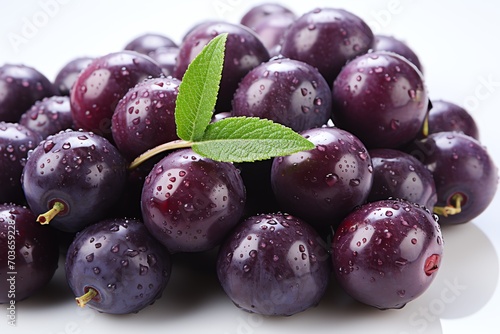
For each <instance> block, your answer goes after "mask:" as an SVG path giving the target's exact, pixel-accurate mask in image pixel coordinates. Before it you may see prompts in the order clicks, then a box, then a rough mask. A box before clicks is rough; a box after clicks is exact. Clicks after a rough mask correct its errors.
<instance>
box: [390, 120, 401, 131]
mask: <svg viewBox="0 0 500 334" xmlns="http://www.w3.org/2000/svg"><path fill="white" fill-rule="evenodd" d="M399 125H400V123H399V121H398V120H397V119H392V120H391V123H390V127H391V129H392V130H397V129H398V128H399Z"/></svg>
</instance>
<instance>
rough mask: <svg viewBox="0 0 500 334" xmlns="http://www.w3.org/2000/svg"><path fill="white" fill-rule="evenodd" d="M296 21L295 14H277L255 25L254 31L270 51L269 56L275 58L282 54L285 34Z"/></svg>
mask: <svg viewBox="0 0 500 334" xmlns="http://www.w3.org/2000/svg"><path fill="white" fill-rule="evenodd" d="M295 19H296V16H295V15H293V14H285V13H281V14H279V13H276V14H273V15H269V16H266V17H265V18H263V19H262V20H261V21H259V22H258V23H257V24H256V25H255V27H254V28H253V30H254V31H255V32H256V33H257V35H258V36H259V38H260V39H261V41H262V43H263V44H264V46H265V47H266V48H267V50H268V51H269V56H271V57H275V56H278V55H279V54H280V53H281V44H282V42H283V38H284V36H285V33H286V31H287V29H288V28H289V27H290V25H292V23H293V22H295Z"/></svg>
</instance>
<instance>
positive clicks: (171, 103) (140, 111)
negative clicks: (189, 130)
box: [111, 78, 180, 160]
mask: <svg viewBox="0 0 500 334" xmlns="http://www.w3.org/2000/svg"><path fill="white" fill-rule="evenodd" d="M179 85H180V81H179V80H177V79H174V78H151V79H146V80H144V81H142V82H140V83H138V84H137V85H136V86H135V87H133V88H131V89H130V90H129V91H128V92H127V93H126V94H125V96H124V97H123V98H122V99H120V101H119V102H118V105H117V106H116V109H115V111H114V113H113V117H112V119H111V131H112V134H113V141H114V143H115V145H116V146H117V147H118V149H119V150H120V152H121V153H122V154H123V155H124V156H125V157H126V158H128V159H130V160H133V159H135V158H136V157H137V156H139V155H140V154H142V153H144V152H145V151H146V150H148V149H150V148H153V147H155V146H157V145H160V144H163V143H166V142H169V141H173V140H176V139H179V137H178V136H177V132H176V126H175V117H174V112H175V102H176V100H177V94H178V93H179Z"/></svg>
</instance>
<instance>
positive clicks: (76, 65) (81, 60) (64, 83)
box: [54, 57, 94, 96]
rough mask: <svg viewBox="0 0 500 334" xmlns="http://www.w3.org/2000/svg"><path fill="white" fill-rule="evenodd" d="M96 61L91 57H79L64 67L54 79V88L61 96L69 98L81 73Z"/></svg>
mask: <svg viewBox="0 0 500 334" xmlns="http://www.w3.org/2000/svg"><path fill="white" fill-rule="evenodd" d="M93 60H94V58H91V57H78V58H75V59H72V60H70V61H69V62H68V63H66V65H64V66H63V67H62V68H61V69H60V70H59V72H58V73H57V75H56V78H55V79H54V87H55V89H56V90H57V94H56V95H59V96H69V94H70V92H71V87H73V85H74V84H75V82H76V79H77V78H78V76H79V75H80V73H81V72H82V71H83V70H84V69H85V68H86V67H87V66H88V65H90V63H91V62H92V61H93Z"/></svg>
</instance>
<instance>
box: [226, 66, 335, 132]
mask: <svg viewBox="0 0 500 334" xmlns="http://www.w3.org/2000/svg"><path fill="white" fill-rule="evenodd" d="M331 100H332V96H331V89H330V87H329V86H328V83H327V82H326V80H325V79H324V78H323V77H322V76H321V74H320V73H319V72H318V71H317V70H316V69H315V68H314V67H312V66H310V65H308V64H306V63H304V62H301V61H298V60H293V59H286V58H275V59H272V60H270V61H268V62H265V63H262V64H260V65H259V66H257V67H256V68H254V69H253V70H251V71H250V72H249V73H248V74H247V75H245V76H244V77H243V79H242V80H241V82H240V84H239V86H238V89H237V90H236V92H235V94H234V97H233V102H232V106H233V108H232V111H231V114H232V115H233V116H248V117H260V118H266V119H270V120H272V121H274V122H277V123H280V124H283V125H285V126H287V127H290V128H292V129H293V130H295V131H303V130H306V129H310V128H314V127H320V126H322V125H324V124H325V123H326V122H327V121H328V119H329V118H330V115H331V112H332V103H331Z"/></svg>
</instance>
